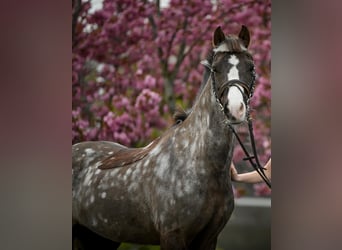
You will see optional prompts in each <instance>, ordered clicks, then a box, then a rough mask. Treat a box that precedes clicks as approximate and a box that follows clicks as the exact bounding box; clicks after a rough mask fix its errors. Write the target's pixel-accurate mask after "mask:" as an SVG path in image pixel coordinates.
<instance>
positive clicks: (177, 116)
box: [173, 108, 191, 126]
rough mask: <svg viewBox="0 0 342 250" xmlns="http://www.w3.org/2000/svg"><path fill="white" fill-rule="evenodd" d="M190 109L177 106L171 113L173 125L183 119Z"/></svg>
mask: <svg viewBox="0 0 342 250" xmlns="http://www.w3.org/2000/svg"><path fill="white" fill-rule="evenodd" d="M190 113H191V110H187V111H185V110H183V109H181V108H177V109H176V111H175V113H174V114H173V120H174V124H173V125H174V126H175V125H178V124H181V123H182V122H183V121H185V119H186V118H187V117H188V116H189V114H190Z"/></svg>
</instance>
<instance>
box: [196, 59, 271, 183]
mask: <svg viewBox="0 0 342 250" xmlns="http://www.w3.org/2000/svg"><path fill="white" fill-rule="evenodd" d="M201 64H203V65H204V66H206V67H207V68H208V69H210V71H211V73H210V77H211V80H212V83H213V90H214V95H215V98H216V102H217V103H218V105H219V107H220V110H221V111H222V112H223V113H224V114H225V116H226V117H227V114H226V108H225V107H224V106H223V105H222V103H221V101H220V99H219V98H221V96H222V94H223V93H224V92H225V90H226V89H228V88H230V87H232V86H236V87H238V88H237V89H238V90H239V91H240V92H241V94H242V96H243V98H244V101H245V103H246V104H247V122H248V132H249V136H250V140H251V145H252V150H253V155H250V154H249V153H248V151H247V149H246V147H245V146H244V144H243V142H242V141H241V139H240V137H239V135H238V134H237V133H236V131H235V129H234V127H233V126H232V125H233V124H234V123H232V122H230V121H229V119H228V117H227V119H228V121H227V124H228V126H229V128H230V129H231V130H232V132H233V134H234V135H235V137H236V138H237V140H238V142H239V144H240V146H241V148H242V150H243V151H244V153H245V155H246V157H245V158H243V160H245V161H246V160H248V161H249V163H250V164H251V165H252V167H253V168H254V169H255V170H256V171H257V172H258V174H259V175H260V176H261V178H262V179H263V180H264V182H265V183H266V184H267V186H268V187H269V188H271V181H270V180H269V179H268V178H267V176H266V174H265V172H264V168H263V167H262V166H261V164H260V162H259V158H258V155H257V152H256V146H255V140H254V133H253V124H252V119H251V117H250V114H249V101H250V98H251V97H252V96H253V90H254V83H253V84H252V86H251V88H249V85H248V84H246V83H245V82H243V81H241V80H237V79H234V80H230V81H226V82H224V83H223V84H222V86H221V89H220V91H219V98H218V96H217V93H216V82H215V77H214V73H215V70H214V69H213V68H212V67H211V65H210V64H209V63H208V61H202V62H201ZM239 86H241V87H243V88H244V89H245V90H246V92H247V94H245V93H244V92H243V91H242V90H241V89H240V88H239Z"/></svg>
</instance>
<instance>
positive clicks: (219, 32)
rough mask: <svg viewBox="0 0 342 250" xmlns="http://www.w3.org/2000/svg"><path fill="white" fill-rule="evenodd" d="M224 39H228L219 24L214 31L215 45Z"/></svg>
mask: <svg viewBox="0 0 342 250" xmlns="http://www.w3.org/2000/svg"><path fill="white" fill-rule="evenodd" d="M224 40H226V36H225V35H224V33H223V31H222V29H221V26H218V27H217V28H216V30H215V32H214V37H213V45H214V47H217V46H219V45H220V44H221V43H222V42H223V41H224Z"/></svg>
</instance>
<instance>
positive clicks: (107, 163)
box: [97, 137, 161, 169]
mask: <svg viewBox="0 0 342 250" xmlns="http://www.w3.org/2000/svg"><path fill="white" fill-rule="evenodd" d="M160 139H161V137H158V138H157V139H155V140H154V141H152V142H151V143H150V144H149V145H147V146H146V147H143V148H123V149H121V150H119V151H118V152H116V153H115V154H114V155H112V156H109V157H107V158H105V159H104V160H102V161H101V162H100V163H99V164H98V166H97V167H98V168H99V169H111V168H119V167H123V166H126V165H129V164H132V163H134V162H137V161H139V160H141V159H143V158H144V157H145V156H146V155H147V154H148V153H149V152H151V150H153V149H154V148H155V147H156V145H157V144H158V142H159V141H160Z"/></svg>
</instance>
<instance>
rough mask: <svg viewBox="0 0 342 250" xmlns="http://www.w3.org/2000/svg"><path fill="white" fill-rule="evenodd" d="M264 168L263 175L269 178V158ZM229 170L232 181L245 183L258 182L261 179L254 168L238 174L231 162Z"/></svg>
mask: <svg viewBox="0 0 342 250" xmlns="http://www.w3.org/2000/svg"><path fill="white" fill-rule="evenodd" d="M264 168H265V170H264V172H265V175H266V176H267V178H268V179H271V158H270V159H269V160H268V162H267V163H266V165H265V167H264ZM230 170H231V171H230V173H231V177H232V180H233V181H236V182H246V183H258V182H262V181H263V179H262V178H261V176H260V175H259V174H258V172H257V171H255V170H254V171H251V172H248V173H243V174H239V173H238V172H237V171H236V168H235V166H234V164H233V163H232V164H231V165H230Z"/></svg>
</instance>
